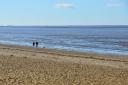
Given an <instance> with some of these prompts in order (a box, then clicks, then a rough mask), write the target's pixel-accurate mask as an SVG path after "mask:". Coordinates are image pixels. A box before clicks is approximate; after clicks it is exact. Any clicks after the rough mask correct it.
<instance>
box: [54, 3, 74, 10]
mask: <svg viewBox="0 0 128 85" xmlns="http://www.w3.org/2000/svg"><path fill="white" fill-rule="evenodd" d="M55 7H56V8H61V9H70V8H74V7H75V5H74V4H71V3H57V4H56V5H55Z"/></svg>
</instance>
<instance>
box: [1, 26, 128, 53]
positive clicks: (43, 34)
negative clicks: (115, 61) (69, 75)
mask: <svg viewBox="0 0 128 85" xmlns="http://www.w3.org/2000/svg"><path fill="white" fill-rule="evenodd" d="M35 41H37V42H39V48H44V47H45V48H51V49H60V50H68V51H79V52H94V53H100V54H116V55H128V26H0V44H9V45H21V46H32V43H33V42H35Z"/></svg>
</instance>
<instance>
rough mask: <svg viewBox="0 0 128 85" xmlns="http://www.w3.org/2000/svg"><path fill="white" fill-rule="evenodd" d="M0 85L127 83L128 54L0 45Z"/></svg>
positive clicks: (115, 84)
mask: <svg viewBox="0 0 128 85" xmlns="http://www.w3.org/2000/svg"><path fill="white" fill-rule="evenodd" d="M0 85H128V57H127V56H114V55H113V56H112V55H98V54H94V53H93V54H92V53H80V52H68V51H59V50H55V49H40V48H32V47H23V46H10V45H0Z"/></svg>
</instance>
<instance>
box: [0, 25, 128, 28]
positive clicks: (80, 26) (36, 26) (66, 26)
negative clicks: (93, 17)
mask: <svg viewBox="0 0 128 85" xmlns="http://www.w3.org/2000/svg"><path fill="white" fill-rule="evenodd" d="M0 27H19V28H20V27H27V28H30V27H31V28H128V25H60V26H43V25H42V26H41V25H33V26H30V25H28V26H16V25H6V26H0Z"/></svg>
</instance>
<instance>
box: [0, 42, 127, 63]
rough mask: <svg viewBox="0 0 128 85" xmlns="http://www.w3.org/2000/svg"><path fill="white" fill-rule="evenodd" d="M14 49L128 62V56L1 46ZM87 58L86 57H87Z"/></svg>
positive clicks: (1, 45)
mask: <svg viewBox="0 0 128 85" xmlns="http://www.w3.org/2000/svg"><path fill="white" fill-rule="evenodd" d="M2 48H4V49H6V48H10V49H14V50H19V51H28V52H35V53H45V54H53V55H60V56H70V57H79V58H91V59H99V60H106V61H120V62H128V55H117V54H100V53H95V52H79V51H73V50H72V51H70V50H65V49H64V50H62V49H54V48H53V49H51V48H36V47H32V46H21V45H10V44H0V49H2ZM85 56H86V57H85Z"/></svg>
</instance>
